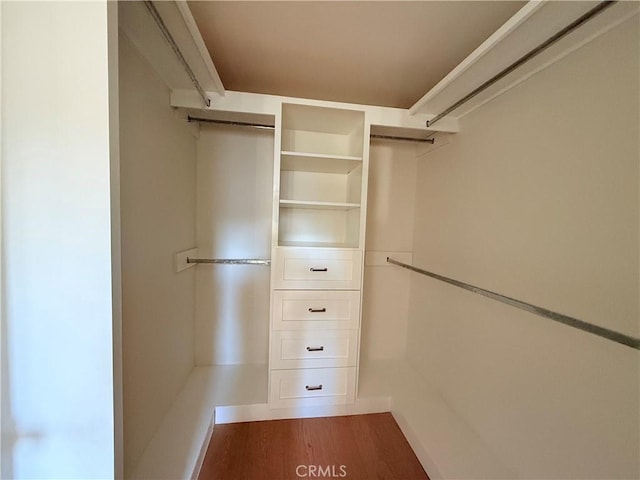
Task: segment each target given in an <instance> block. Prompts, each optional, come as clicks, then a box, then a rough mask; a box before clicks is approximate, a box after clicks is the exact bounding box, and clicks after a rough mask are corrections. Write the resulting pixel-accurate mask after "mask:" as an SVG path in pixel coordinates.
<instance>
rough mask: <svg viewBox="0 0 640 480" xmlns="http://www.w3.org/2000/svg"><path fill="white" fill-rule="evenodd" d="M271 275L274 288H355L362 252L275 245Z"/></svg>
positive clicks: (358, 284)
mask: <svg viewBox="0 0 640 480" xmlns="http://www.w3.org/2000/svg"><path fill="white" fill-rule="evenodd" d="M274 275H275V276H274V288H276V289H296V288H299V289H329V290H330V289H352V290H359V289H360V283H361V278H362V252H360V251H359V250H332V249H325V248H309V249H306V248H278V249H276V259H275V262H274Z"/></svg>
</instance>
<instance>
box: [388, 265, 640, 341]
mask: <svg viewBox="0 0 640 480" xmlns="http://www.w3.org/2000/svg"><path fill="white" fill-rule="evenodd" d="M387 262H388V263H391V264H392V265H397V266H398V267H402V268H406V269H407V270H411V271H412V272H416V273H419V274H421V275H425V276H427V277H430V278H434V279H436V280H440V281H441V282H444V283H448V284H449V285H454V286H456V287H459V288H462V289H464V290H468V291H470V292H473V293H477V294H478V295H482V296H483V297H487V298H490V299H492V300H497V301H499V302H501V303H506V304H507V305H511V306H512V307H516V308H519V309H520V310H525V311H527V312H529V313H534V314H536V315H539V316H541V317H544V318H548V319H550V320H553V321H555V322H559V323H562V324H564V325H568V326H570V327H573V328H577V329H578V330H582V331H583V332H587V333H591V334H593V335H597V336H599V337H602V338H606V339H607V340H611V341H613V342H617V343H620V344H622V345H626V346H628V347H631V348H634V349H636V350H640V339H639V338H635V337H632V336H629V335H625V334H624V333H620V332H616V331H615V330H610V329H608V328H605V327H601V326H599V325H594V324H592V323H589V322H585V321H584V320H579V319H577V318H573V317H569V316H568V315H563V314H562V313H558V312H554V311H552V310H547V309H546V308H542V307H538V306H537V305H532V304H531V303H527V302H523V301H521V300H516V299H515V298H511V297H506V296H504V295H501V294H499V293H496V292H492V291H490V290H485V289H484V288H480V287H476V286H473V285H469V284H468V283H464V282H461V281H459V280H454V279H452V278H449V277H445V276H443V275H438V274H437V273H433V272H429V271H428V270H423V269H422V268H418V267H414V266H413V265H409V264H407V263H403V262H399V261H397V260H394V259H393V258H390V257H387Z"/></svg>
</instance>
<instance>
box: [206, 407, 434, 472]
mask: <svg viewBox="0 0 640 480" xmlns="http://www.w3.org/2000/svg"><path fill="white" fill-rule="evenodd" d="M198 478H199V480H297V479H300V478H307V479H315V478H344V479H347V480H374V479H388V480H428V477H427V474H426V473H425V471H424V470H423V469H422V466H421V465H420V463H419V462H418V459H417V458H416V456H415V454H414V453H413V450H411V447H410V446H409V444H408V443H407V440H406V439H405V438H404V436H403V435H402V432H401V431H400V428H399V427H398V425H397V424H396V422H395V420H394V419H393V417H392V416H391V414H390V413H379V414H371V415H353V416H345V417H329V418H304V419H293V420H273V421H266V422H247V423H231V424H226V425H216V426H215V429H214V432H213V437H212V438H211V443H210V444H209V448H208V450H207V453H206V456H205V459H204V464H203V466H202V470H201V472H200V476H199V477H198Z"/></svg>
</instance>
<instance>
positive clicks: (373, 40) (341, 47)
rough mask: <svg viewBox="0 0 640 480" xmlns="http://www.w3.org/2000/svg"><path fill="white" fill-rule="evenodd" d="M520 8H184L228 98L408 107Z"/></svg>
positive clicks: (422, 4)
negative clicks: (248, 95) (263, 96)
mask: <svg viewBox="0 0 640 480" xmlns="http://www.w3.org/2000/svg"><path fill="white" fill-rule="evenodd" d="M525 3H526V2H522V1H521V2H511V1H471V2H462V1H440V2H436V1H396V2H365V1H359V2H356V1H354V2H347V1H345V2H332V1H329V2H327V1H323V2H307V1H300V2H270V1H260V2H242V1H238V2H229V1H223V2H216V1H191V2H189V6H190V8H191V11H192V13H193V16H194V18H195V20H196V22H197V24H198V28H199V29H200V32H201V33H202V36H203V38H204V40H205V43H206V45H207V48H208V49H209V52H210V54H211V57H212V58H213V62H214V64H215V65H216V68H217V70H218V72H219V74H220V77H221V78H222V82H223V83H224V86H225V88H226V89H228V90H235V91H243V92H254V93H267V94H275V95H286V96H292V97H302V98H314V99H322V100H333V101H340V102H348V103H359V104H368V105H382V106H389V107H401V108H408V107H410V106H411V105H413V104H414V103H415V102H416V101H417V100H418V99H419V98H420V97H422V95H424V94H425V93H426V92H427V91H428V90H429V89H430V88H431V87H433V86H434V85H435V84H436V83H437V82H438V81H439V80H440V79H441V78H442V77H444V76H445V75H446V74H447V73H448V72H449V71H450V70H451V69H452V68H454V67H455V66H456V65H457V64H458V63H459V62H460V61H461V60H463V59H464V58H465V57H466V56H467V55H468V54H469V53H471V52H472V51H473V50H474V49H475V48H476V47H477V46H478V45H479V44H480V43H482V41H484V40H485V39H486V38H487V37H488V36H489V35H491V34H492V33H493V32H494V31H495V30H496V29H498V28H499V27H500V26H501V25H502V24H503V23H504V22H505V21H506V20H507V19H509V17H511V16H512V15H513V14H514V13H515V12H517V11H518V10H519V9H520V8H521V7H522V6H524V4H525Z"/></svg>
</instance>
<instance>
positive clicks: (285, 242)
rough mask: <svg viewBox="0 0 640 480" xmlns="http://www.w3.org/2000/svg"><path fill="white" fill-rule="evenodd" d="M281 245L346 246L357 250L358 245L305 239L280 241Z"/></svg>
mask: <svg viewBox="0 0 640 480" xmlns="http://www.w3.org/2000/svg"><path fill="white" fill-rule="evenodd" d="M278 246H279V247H296V248H300V247H306V248H344V249H348V250H357V248H358V247H357V246H354V245H350V244H347V243H344V242H342V243H340V242H304V241H286V240H283V241H280V242H278Z"/></svg>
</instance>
